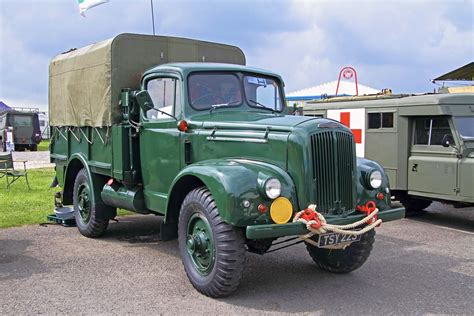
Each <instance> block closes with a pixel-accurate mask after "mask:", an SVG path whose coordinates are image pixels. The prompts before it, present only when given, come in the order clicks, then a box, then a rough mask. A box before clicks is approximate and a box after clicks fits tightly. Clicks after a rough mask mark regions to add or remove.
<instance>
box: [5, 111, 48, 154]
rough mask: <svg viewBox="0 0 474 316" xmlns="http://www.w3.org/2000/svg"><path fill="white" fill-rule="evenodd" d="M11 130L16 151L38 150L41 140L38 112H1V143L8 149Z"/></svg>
mask: <svg viewBox="0 0 474 316" xmlns="http://www.w3.org/2000/svg"><path fill="white" fill-rule="evenodd" d="M9 131H11V132H12V135H13V143H14V148H15V151H25V150H26V149H28V150H30V151H37V150H38V144H39V143H40V142H41V130H40V126H39V119H38V113H32V112H21V111H15V110H11V111H10V110H9V111H5V112H3V113H0V145H1V148H2V150H3V151H6V150H7V148H6V147H7V132H9Z"/></svg>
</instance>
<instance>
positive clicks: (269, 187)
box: [265, 178, 281, 200]
mask: <svg viewBox="0 0 474 316" xmlns="http://www.w3.org/2000/svg"><path fill="white" fill-rule="evenodd" d="M280 194H281V182H280V180H278V179H276V178H270V179H268V180H267V182H265V195H266V196H267V197H268V198H269V199H272V200H273V199H276V198H277V197H279V196H280Z"/></svg>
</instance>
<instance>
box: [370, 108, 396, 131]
mask: <svg viewBox="0 0 474 316" xmlns="http://www.w3.org/2000/svg"><path fill="white" fill-rule="evenodd" d="M368 121H369V123H368V128H369V129H378V128H393V112H381V113H369V114H368Z"/></svg>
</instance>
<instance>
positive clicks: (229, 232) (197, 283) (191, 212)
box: [178, 187, 245, 297]
mask: <svg viewBox="0 0 474 316" xmlns="http://www.w3.org/2000/svg"><path fill="white" fill-rule="evenodd" d="M178 242H179V250H180V252H181V258H182V261H183V266H184V270H185V271H186V274H187V276H188V278H189V280H190V281H191V283H192V285H193V286H194V287H195V288H196V289H197V290H198V291H199V292H201V293H203V294H204V295H207V296H210V297H223V296H227V295H229V294H231V293H233V292H234V291H235V290H236V289H237V287H238V285H239V283H240V280H241V278H242V274H243V271H244V264H245V238H244V235H243V231H242V230H241V229H239V228H237V227H235V226H231V225H229V224H227V223H226V222H224V220H223V219H222V217H221V216H220V215H219V210H218V209H217V207H216V204H215V202H214V199H213V197H212V195H211V193H210V192H209V190H208V189H207V188H205V187H201V188H197V189H195V190H193V191H191V192H190V193H189V194H188V195H187V196H186V198H185V199H184V201H183V204H182V206H181V210H180V214H179V222H178Z"/></svg>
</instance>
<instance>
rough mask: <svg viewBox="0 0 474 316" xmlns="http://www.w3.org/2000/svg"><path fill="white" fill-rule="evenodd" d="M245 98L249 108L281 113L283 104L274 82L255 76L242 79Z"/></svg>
mask: <svg viewBox="0 0 474 316" xmlns="http://www.w3.org/2000/svg"><path fill="white" fill-rule="evenodd" d="M244 87H245V96H246V97H247V102H248V103H249V105H250V106H254V107H255V106H257V107H265V108H269V109H272V110H274V111H281V110H282V109H283V104H282V102H281V98H280V91H279V89H278V84H277V83H276V82H275V80H273V79H270V78H264V77H257V76H245V77H244Z"/></svg>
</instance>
